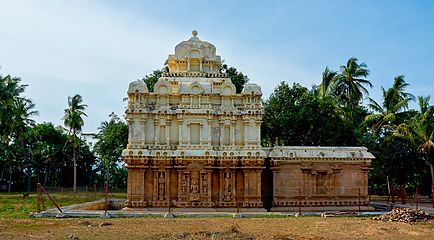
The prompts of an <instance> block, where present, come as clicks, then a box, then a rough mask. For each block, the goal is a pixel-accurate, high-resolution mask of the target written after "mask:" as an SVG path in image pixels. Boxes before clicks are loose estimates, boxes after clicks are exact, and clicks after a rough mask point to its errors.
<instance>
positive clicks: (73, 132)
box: [63, 94, 87, 193]
mask: <svg viewBox="0 0 434 240" xmlns="http://www.w3.org/2000/svg"><path fill="white" fill-rule="evenodd" d="M86 107H87V105H86V104H83V98H82V97H81V96H80V95H79V94H75V95H74V96H72V97H68V108H66V109H65V114H64V117H63V119H64V124H65V126H66V127H67V128H69V135H70V137H71V139H70V141H71V142H72V146H73V157H72V159H73V165H74V166H73V168H74V184H73V192H74V193H75V192H76V190H77V159H78V157H79V147H80V144H79V141H78V139H77V134H78V133H80V132H81V128H82V127H83V125H84V121H83V116H87V115H86V113H85V112H84V110H85V109H86Z"/></svg>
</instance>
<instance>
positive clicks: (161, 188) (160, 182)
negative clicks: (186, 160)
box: [158, 173, 166, 201]
mask: <svg viewBox="0 0 434 240" xmlns="http://www.w3.org/2000/svg"><path fill="white" fill-rule="evenodd" d="M165 183H166V180H165V179H164V173H160V176H159V178H158V199H159V200H160V201H162V200H164V193H165Z"/></svg>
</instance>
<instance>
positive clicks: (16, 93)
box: [0, 75, 27, 143]
mask: <svg viewBox="0 0 434 240" xmlns="http://www.w3.org/2000/svg"><path fill="white" fill-rule="evenodd" d="M20 82H21V79H20V78H17V77H11V76H10V75H7V76H5V77H3V76H1V75H0V137H1V140H3V142H5V143H8V142H9V141H10V140H11V138H12V132H13V128H14V117H13V116H14V114H11V113H14V112H15V109H16V106H17V104H18V102H19V101H21V99H23V97H21V94H22V93H23V92H24V89H25V88H26V86H27V85H23V84H21V83H20Z"/></svg>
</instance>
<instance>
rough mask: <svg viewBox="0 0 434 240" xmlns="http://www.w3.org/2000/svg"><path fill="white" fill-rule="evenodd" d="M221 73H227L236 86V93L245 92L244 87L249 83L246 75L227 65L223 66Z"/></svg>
mask: <svg viewBox="0 0 434 240" xmlns="http://www.w3.org/2000/svg"><path fill="white" fill-rule="evenodd" d="M220 72H221V73H226V74H227V75H228V76H229V78H230V79H231V81H232V83H233V84H234V85H235V88H236V92H237V93H241V91H243V88H244V85H246V83H247V82H248V81H249V77H247V75H244V74H243V73H242V72H241V71H238V69H236V68H234V67H229V66H228V65H227V64H223V65H222V66H221V68H220Z"/></svg>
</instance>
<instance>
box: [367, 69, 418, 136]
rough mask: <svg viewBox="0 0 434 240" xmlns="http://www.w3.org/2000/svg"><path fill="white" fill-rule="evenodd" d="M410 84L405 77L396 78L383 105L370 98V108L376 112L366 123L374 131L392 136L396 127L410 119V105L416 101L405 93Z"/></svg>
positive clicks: (387, 91) (368, 117)
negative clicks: (380, 131)
mask: <svg viewBox="0 0 434 240" xmlns="http://www.w3.org/2000/svg"><path fill="white" fill-rule="evenodd" d="M408 85H409V84H408V83H406V82H405V80H404V76H403V75H399V76H397V77H395V78H394V82H393V86H392V87H391V88H389V89H387V90H385V89H384V88H383V87H382V88H381V90H382V92H383V103H382V104H381V105H380V104H379V103H377V102H376V101H375V100H374V99H372V98H369V101H370V103H369V105H368V106H369V107H370V108H371V109H372V110H373V111H374V112H375V113H372V114H370V115H368V116H366V118H365V122H366V123H367V124H368V126H370V127H371V128H372V129H373V130H376V131H379V130H382V133H383V134H390V133H392V132H393V131H395V130H396V127H397V126H398V125H399V124H400V123H402V122H404V120H405V119H407V117H408V112H407V110H408V103H409V102H410V101H412V100H414V96H413V95H412V94H410V93H408V92H406V91H405V88H406V87H407V86H408Z"/></svg>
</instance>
